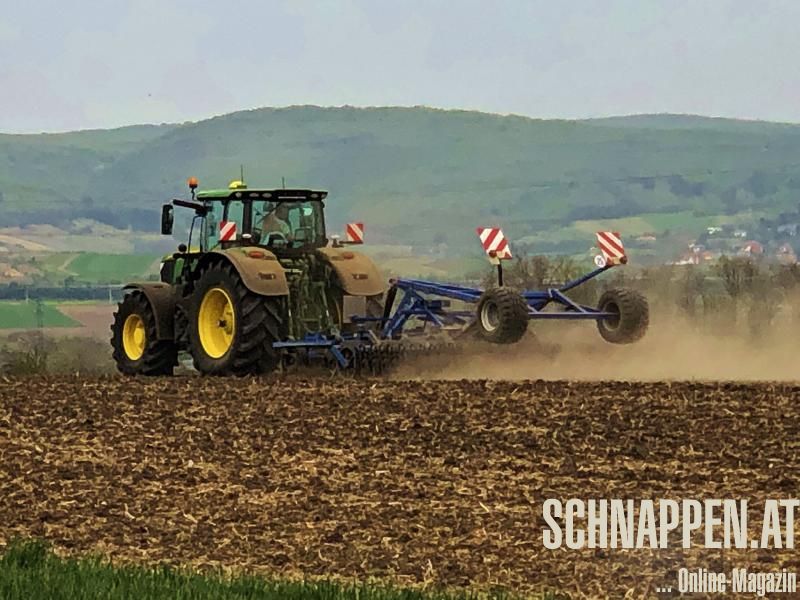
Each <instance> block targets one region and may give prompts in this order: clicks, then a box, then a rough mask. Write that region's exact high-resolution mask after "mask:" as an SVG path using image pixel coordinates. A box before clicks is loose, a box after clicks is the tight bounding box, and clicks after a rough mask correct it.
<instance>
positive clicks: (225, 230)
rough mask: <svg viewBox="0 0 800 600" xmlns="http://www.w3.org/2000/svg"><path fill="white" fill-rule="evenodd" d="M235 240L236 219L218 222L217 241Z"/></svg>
mask: <svg viewBox="0 0 800 600" xmlns="http://www.w3.org/2000/svg"><path fill="white" fill-rule="evenodd" d="M235 240H236V221H222V222H221V223H220V224H219V241H220V242H233V241H235Z"/></svg>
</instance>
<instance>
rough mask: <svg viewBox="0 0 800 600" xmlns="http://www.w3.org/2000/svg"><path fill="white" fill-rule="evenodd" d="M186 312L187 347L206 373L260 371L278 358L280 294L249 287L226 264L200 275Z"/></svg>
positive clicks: (281, 320)
mask: <svg viewBox="0 0 800 600" xmlns="http://www.w3.org/2000/svg"><path fill="white" fill-rule="evenodd" d="M190 313H191V314H190V315H189V349H190V352H191V354H192V358H193V359H194V366H195V368H196V369H197V370H198V371H200V372H201V373H202V374H204V375H261V374H266V373H269V372H271V371H272V370H274V369H275V368H276V367H277V366H278V365H279V363H280V355H279V353H278V351H277V350H276V349H275V348H273V347H272V344H273V342H277V341H279V340H280V339H282V336H281V330H282V328H283V318H282V305H281V299H280V298H278V297H268V296H260V295H258V294H255V293H253V292H251V291H250V290H248V289H247V288H246V287H245V285H244V283H242V280H241V278H240V277H239V274H238V273H237V272H236V270H235V269H234V268H233V267H232V266H231V265H228V264H224V263H215V264H212V265H211V266H210V267H208V268H207V269H206V270H205V272H203V274H202V275H201V276H200V279H199V280H198V282H197V285H196V287H195V293H194V299H193V302H192V307H191V311H190Z"/></svg>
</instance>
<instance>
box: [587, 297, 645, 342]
mask: <svg viewBox="0 0 800 600" xmlns="http://www.w3.org/2000/svg"><path fill="white" fill-rule="evenodd" d="M598 309H599V310H600V311H602V312H607V313H611V315H612V316H610V317H606V318H604V319H599V320H598V321H597V328H598V329H599V330H600V335H601V336H603V339H604V340H606V341H607V342H611V343H612V344H631V343H633V342H635V341H637V340H640V339H641V338H642V336H644V334H645V332H646V331H647V326H648V325H649V324H650V308H649V307H648V305H647V299H646V298H645V297H644V296H642V295H641V294H640V293H639V292H637V291H634V290H629V289H625V288H614V289H610V290H606V291H605V292H603V295H602V296H600V303H599V304H598Z"/></svg>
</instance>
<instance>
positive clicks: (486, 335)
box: [475, 287, 528, 344]
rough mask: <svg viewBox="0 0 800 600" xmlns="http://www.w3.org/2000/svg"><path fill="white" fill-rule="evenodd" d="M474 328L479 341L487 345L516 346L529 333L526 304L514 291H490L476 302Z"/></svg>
mask: <svg viewBox="0 0 800 600" xmlns="http://www.w3.org/2000/svg"><path fill="white" fill-rule="evenodd" d="M475 327H476V331H477V334H478V336H479V338H480V339H483V340H485V341H487V342H491V343H493V344H513V343H515V342H518V341H520V340H521V339H522V337H523V336H524V335H525V332H526V331H527V330H528V303H527V302H525V298H523V297H522V295H521V294H520V293H519V292H518V291H516V290H514V289H513V288H508V287H496V288H489V289H488V290H486V291H485V292H483V294H482V295H481V297H480V300H479V301H478V314H477V318H476V320H475Z"/></svg>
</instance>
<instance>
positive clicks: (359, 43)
mask: <svg viewBox="0 0 800 600" xmlns="http://www.w3.org/2000/svg"><path fill="white" fill-rule="evenodd" d="M798 26H800V1H797V0H785V1H770V0H761V1H755V0H716V1H713V0H707V1H702V0H696V1H689V0H672V1H669V0H663V1H651V0H625V1H611V0H609V1H599V0H598V1H588V0H586V1H579V0H572V1H570V0H565V1H563V2H559V1H557V0H545V1H533V0H528V1H525V0H520V1H516V0H507V1H503V0H494V1H491V0H476V1H472V0H450V1H439V0H428V1H403V0H391V1H383V0H372V1H367V0H364V1H319V2H300V1H298V2H288V1H287V2H280V1H270V0H261V1H257V0H253V1H245V0H240V1H237V0H229V1H219V0H160V1H157V0H127V1H123V0H60V1H50V0H27V1H25V0H0V131H4V132H27V131H42V130H46V131H53V130H65V129H82V128H94V127H111V126H117V125H125V124H132V123H141V122H150V123H160V122H175V121H186V120H197V119H201V118H205V117H208V116H212V115H215V114H222V113H226V112H231V111H235V110H240V109H245V108H254V107H260V106H285V105H290V104H320V105H342V104H352V105H358V106H374V105H418V104H425V105H430V106H437V107H446V108H451V107H452V108H468V109H477V110H484V111H491V112H499V113H518V114H523V115H528V116H533V117H543V118H549V117H592V116H603V115H616V114H629V113H642V112H681V113H684V112H685V113H699V114H705V115H715V116H728V117H743V118H758V119H770V120H784V121H800V34H799V33H798Z"/></svg>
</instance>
